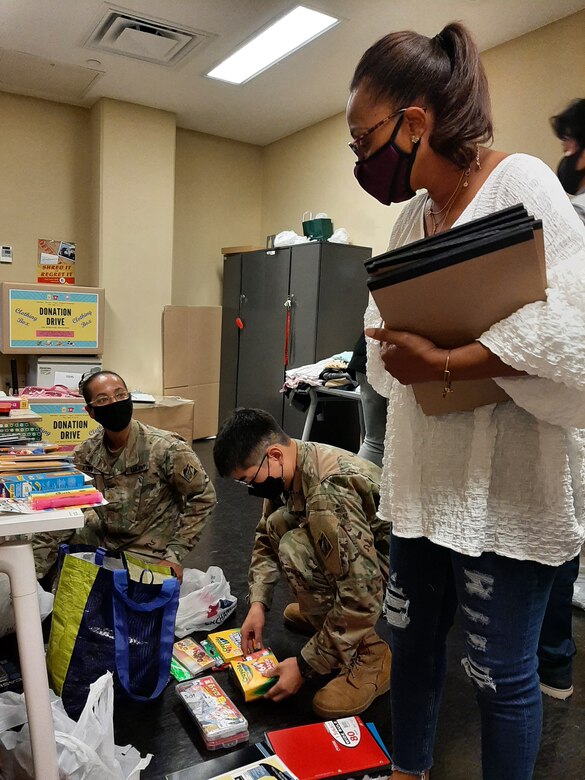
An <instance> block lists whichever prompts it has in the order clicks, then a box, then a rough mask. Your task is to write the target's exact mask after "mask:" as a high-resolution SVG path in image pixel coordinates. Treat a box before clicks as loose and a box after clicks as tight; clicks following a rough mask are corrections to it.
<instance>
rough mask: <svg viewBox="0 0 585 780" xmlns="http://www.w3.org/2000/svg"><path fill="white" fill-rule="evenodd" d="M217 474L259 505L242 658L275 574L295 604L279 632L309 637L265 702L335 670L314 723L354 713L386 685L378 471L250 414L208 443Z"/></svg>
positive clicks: (284, 665) (385, 530) (258, 627)
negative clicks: (379, 624) (380, 628)
mask: <svg viewBox="0 0 585 780" xmlns="http://www.w3.org/2000/svg"><path fill="white" fill-rule="evenodd" d="M213 455H214V459H215V464H216V467H217V470H218V472H219V473H220V475H222V476H224V477H231V478H232V479H235V480H237V481H240V482H243V483H244V484H246V485H248V486H249V492H250V493H251V494H252V495H256V496H261V497H263V498H265V502H264V509H263V513H262V517H261V518H260V522H259V523H258V526H257V529H256V537H255V542H254V549H253V552H252V561H251V564H250V570H249V577H248V580H249V601H250V609H249V611H248V614H247V616H246V619H245V620H244V623H243V624H242V649H243V652H244V653H249V652H252V651H253V650H254V649H258V648H260V647H262V632H263V629H264V622H265V611H266V610H267V609H269V608H270V605H271V601H272V593H273V589H274V586H275V584H276V582H277V581H278V578H279V574H280V571H283V572H284V574H285V575H286V577H287V579H288V582H289V584H290V586H291V588H292V591H293V593H294V595H295V598H296V602H295V603H293V604H289V605H288V607H287V608H286V609H285V612H284V620H285V624H287V625H289V626H290V627H293V628H297V629H299V630H304V631H307V633H311V634H312V638H311V639H310V640H309V641H308V642H307V644H306V645H305V646H304V647H303V648H302V650H301V652H300V654H299V655H298V656H297V657H296V658H287V659H285V660H283V661H281V663H280V664H279V665H278V668H277V671H276V674H277V676H278V677H279V680H278V682H277V683H276V684H275V685H274V686H273V687H272V688H271V689H270V691H269V692H268V693H267V694H266V697H267V698H269V699H272V700H274V701H280V700H282V699H284V698H286V697H287V696H290V695H292V694H294V693H296V692H297V691H298V690H299V688H300V687H301V685H302V684H303V680H304V679H309V678H318V677H319V676H321V675H328V674H330V673H331V672H333V671H336V670H339V672H338V674H337V676H336V677H334V678H333V679H332V680H331V681H330V682H328V683H327V684H326V685H324V686H323V687H321V688H320V690H318V691H317V693H316V694H315V696H314V698H313V709H314V711H315V712H316V713H317V714H318V715H319V716H320V717H322V718H325V719H331V718H339V717H346V716H350V715H355V714H357V713H359V712H362V711H363V710H365V709H366V708H367V707H368V706H369V705H370V704H371V703H372V701H373V700H374V699H375V698H376V696H379V695H380V694H382V693H385V692H386V691H387V690H388V689H389V687H390V657H391V656H390V650H389V648H388V645H387V644H386V643H385V642H384V641H383V640H382V639H380V637H379V636H378V635H377V634H376V631H375V629H374V626H375V624H376V621H377V620H378V618H379V616H380V612H381V609H382V603H383V599H384V590H385V586H386V582H387V579H388V555H389V537H390V528H389V524H388V523H387V522H385V521H383V520H380V519H379V518H378V517H377V516H376V511H377V508H378V496H379V486H380V469H379V467H378V466H376V465H374V464H373V463H369V462H368V461H365V460H362V459H361V458H358V457H357V456H356V455H352V454H351V453H349V452H345V451H344V450H340V449H337V448H335V447H330V446H328V445H325V444H316V443H310V442H302V441H297V440H296V439H291V438H289V437H288V436H287V435H286V433H284V431H283V430H282V429H281V428H280V427H279V426H278V424H277V423H276V420H275V419H274V418H273V417H272V416H271V415H270V414H268V413H267V412H264V411H261V410H260V409H236V410H235V411H234V412H233V413H232V415H231V416H230V417H229V418H228V419H227V420H226V421H225V422H224V424H223V425H222V427H221V430H220V432H219V434H218V436H217V439H216V442H215V446H214V450H213Z"/></svg>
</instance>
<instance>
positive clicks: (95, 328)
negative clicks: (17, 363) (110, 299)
mask: <svg viewBox="0 0 585 780" xmlns="http://www.w3.org/2000/svg"><path fill="white" fill-rule="evenodd" d="M0 306H1V309H2V318H1V331H0V351H1V352H3V353H4V354H7V355H18V354H21V355H22V354H27V355H39V354H43V355H46V354H50V353H52V354H59V355H97V354H100V353H101V352H102V351H103V343H104V291H103V289H102V288H99V287H77V286H76V285H72V284H67V285H55V284H23V283H19V282H2V288H1V291H0Z"/></svg>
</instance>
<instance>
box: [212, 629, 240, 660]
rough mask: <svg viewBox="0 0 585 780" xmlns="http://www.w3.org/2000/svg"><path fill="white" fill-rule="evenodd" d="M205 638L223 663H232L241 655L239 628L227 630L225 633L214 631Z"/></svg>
mask: <svg viewBox="0 0 585 780" xmlns="http://www.w3.org/2000/svg"><path fill="white" fill-rule="evenodd" d="M207 638H208V639H209V641H210V642H211V644H212V645H213V646H214V647H215V648H216V649H217V652H218V653H219V654H220V656H221V657H222V658H223V660H224V661H233V660H234V659H235V658H240V656H241V655H242V641H241V638H240V629H239V628H228V629H227V631H214V632H213V633H211V634H208V635H207Z"/></svg>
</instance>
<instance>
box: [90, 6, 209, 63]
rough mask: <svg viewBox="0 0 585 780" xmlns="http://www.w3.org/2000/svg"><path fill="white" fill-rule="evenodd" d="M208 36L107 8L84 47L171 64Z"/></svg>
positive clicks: (204, 33)
mask: <svg viewBox="0 0 585 780" xmlns="http://www.w3.org/2000/svg"><path fill="white" fill-rule="evenodd" d="M211 37H214V36H211V35H210V33H206V32H202V31H200V30H192V29H189V28H186V27H182V28H179V27H174V26H173V25H172V24H169V23H167V22H164V21H162V20H155V19H146V18H144V17H140V16H135V15H133V14H131V13H128V12H127V11H119V10H115V9H111V8H110V9H109V10H108V12H107V13H106V15H105V16H104V17H103V18H102V19H101V21H100V22H99V23H98V25H97V27H96V28H95V30H94V31H93V33H92V34H91V35H90V37H89V38H88V40H87V41H86V43H85V46H86V47H88V48H91V49H100V50H102V51H109V52H113V53H114V54H120V55H122V56H124V57H132V58H133V59H136V60H143V61H145V62H154V63H156V64H157V65H166V66H167V67H172V66H174V65H176V64H177V63H178V62H179V61H180V60H182V59H183V57H185V56H186V55H187V54H189V52H191V51H193V49H194V48H195V47H196V46H198V45H200V44H201V43H203V42H204V41H207V40H209V38H211Z"/></svg>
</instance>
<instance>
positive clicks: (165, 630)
mask: <svg viewBox="0 0 585 780" xmlns="http://www.w3.org/2000/svg"><path fill="white" fill-rule="evenodd" d="M128 558H130V556H128ZM131 559H132V566H128V561H127V560H126V556H125V555H124V553H121V554H120V553H113V554H111V553H106V551H105V550H103V549H102V548H95V547H93V548H92V547H87V546H85V545H61V548H60V550H59V580H58V585H57V591H56V593H55V602H54V605H53V617H52V623H51V634H50V637H49V646H48V650H47V667H48V671H49V680H50V683H51V687H52V688H53V690H54V691H55V692H56V693H57V694H58V695H60V696H61V698H62V699H63V705H64V707H65V710H66V711H67V713H68V714H69V716H70V717H72V718H78V717H79V715H80V713H81V710H82V709H83V706H84V704H85V701H86V699H87V695H88V693H89V686H90V685H91V683H93V682H94V681H95V680H97V679H98V677H101V675H102V674H104V673H105V672H106V671H111V672H112V673H113V674H114V680H115V683H116V692H117V694H118V695H126V696H129V697H130V698H132V699H135V700H137V701H149V700H151V699H155V698H156V697H157V696H159V695H160V694H161V693H162V691H163V690H164V688H165V686H166V684H167V682H168V680H169V674H170V665H171V656H172V651H173V641H174V628H175V616H176V613H177V607H178V603H179V581H178V580H177V579H176V578H175V577H174V576H172V575H171V574H170V572H169V570H168V569H166V568H165V567H160V566H156V565H154V566H153V565H151V564H150V563H149V562H146V561H144V562H143V566H142V564H141V563H140V559H138V558H137V557H135V556H131ZM136 572H138V576H137V574H136ZM162 572H164V573H162Z"/></svg>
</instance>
